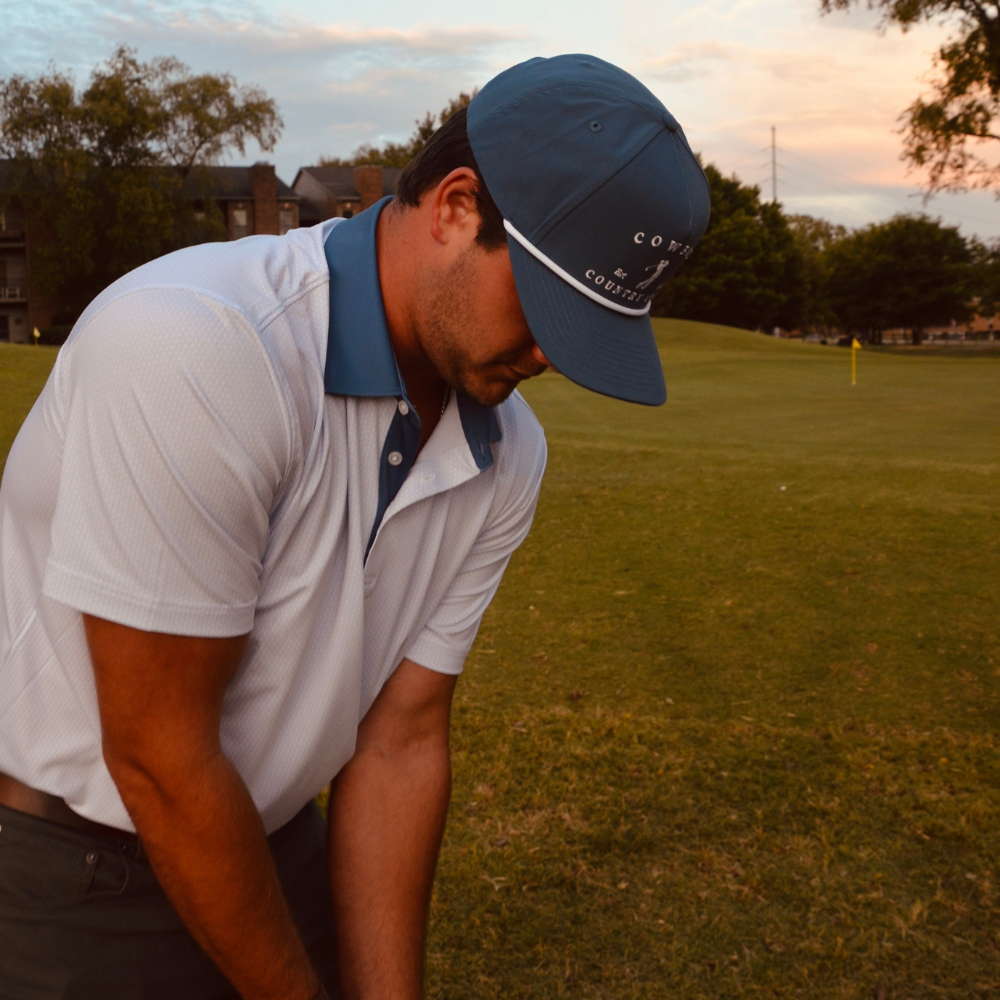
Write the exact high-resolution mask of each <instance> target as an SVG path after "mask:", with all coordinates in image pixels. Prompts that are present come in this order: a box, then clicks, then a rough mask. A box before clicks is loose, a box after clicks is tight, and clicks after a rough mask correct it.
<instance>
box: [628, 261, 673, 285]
mask: <svg viewBox="0 0 1000 1000" xmlns="http://www.w3.org/2000/svg"><path fill="white" fill-rule="evenodd" d="M669 266H670V261H669V260H661V261H660V262H659V263H658V264H650V265H649V267H647V268H646V270H647V271H653V268H656V270H655V271H653V273H652V274H651V275H650V276H649V277H648V278H647V279H646V280H645V281H640V282H639V284H638V285H636V286H635V287H636V288H649V286H650V285H654V284H656V282H657V281H658V280H659V278H660V275H661V274H663V272H664V270H665V269H666V268H668V267H669Z"/></svg>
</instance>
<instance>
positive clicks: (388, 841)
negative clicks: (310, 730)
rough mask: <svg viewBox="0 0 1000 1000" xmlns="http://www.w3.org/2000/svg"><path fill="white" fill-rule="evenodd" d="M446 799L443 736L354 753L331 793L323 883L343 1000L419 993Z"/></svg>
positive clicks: (407, 997) (399, 999) (390, 999)
mask: <svg viewBox="0 0 1000 1000" xmlns="http://www.w3.org/2000/svg"><path fill="white" fill-rule="evenodd" d="M450 794H451V764H450V760H449V753H448V745H447V732H446V731H445V733H444V737H443V739H442V738H440V737H438V738H435V739H432V740H428V741H427V742H424V743H422V744H420V745H418V746H415V747H410V748H407V749H406V750H405V751H403V752H389V753H387V752H385V751H383V750H381V749H365V748H364V747H361V748H359V750H358V752H357V753H356V754H355V756H354V758H353V759H352V760H351V761H350V763H349V764H348V765H347V766H346V767H345V768H344V770H343V771H342V772H341V773H340V774H339V775H338V777H337V778H336V780H335V781H334V783H333V786H332V789H331V795H330V812H329V824H330V884H331V889H332V892H333V905H334V915H335V921H336V928H337V953H338V959H339V963H340V981H341V989H342V990H343V995H344V1000H418V998H420V997H422V996H423V971H424V937H425V931H426V924H427V907H428V903H429V901H430V894H431V886H432V884H433V881H434V868H435V865H436V863H437V855H438V850H439V848H440V846H441V836H442V834H443V832H444V824H445V817H446V814H447V811H448V799H449V796H450Z"/></svg>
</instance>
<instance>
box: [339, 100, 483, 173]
mask: <svg viewBox="0 0 1000 1000" xmlns="http://www.w3.org/2000/svg"><path fill="white" fill-rule="evenodd" d="M476 93H477V91H476V90H473V91H472V93H471V94H459V95H458V97H453V98H452V99H451V100H450V101H449V102H448V104H447V105H446V106H445V107H444V108H442V109H441V113H440V114H437V115H435V114H433V113H432V112H430V111H428V112H427V114H425V115H424V117H423V118H422V119H421V118H418V119H417V120H416V121H415V123H414V124H415V125H416V126H417V127H416V128H415V129H414V131H413V135H411V136H410V138H409V139H408V140H407V141H406V142H386V143H384V144H383V145H382V146H373V145H371V144H370V143H364V144H362V145H361V146H358V148H357V149H356V150H355V151H354V152H353V153H352V154H351V155H350V156H348V157H344V158H342V157H339V156H322V157H320V161H319V165H320V166H321V167H360V166H365V165H368V164H372V165H375V166H380V167H405V166H406V164H407V163H409V162H410V160H412V159H413V157H415V156H416V155H417V153H419V152H420V150H421V149H423V148H424V144H425V143H426V142H427V140H428V139H429V138H430V137H431V136H432V135H433V134H434V133H435V132H436V131H437V130H438V129H439V128H440V127H441V126H442V125H443V124H444V123H445V122H446V121H447V120H448V119H449V118H450V117H451V116H452V115H453V114H454V113H455V112H456V111H458V110H459V108H464V107H467V106H468V105H469V102H470V101H471V100H472V98H473V97H475V96H476Z"/></svg>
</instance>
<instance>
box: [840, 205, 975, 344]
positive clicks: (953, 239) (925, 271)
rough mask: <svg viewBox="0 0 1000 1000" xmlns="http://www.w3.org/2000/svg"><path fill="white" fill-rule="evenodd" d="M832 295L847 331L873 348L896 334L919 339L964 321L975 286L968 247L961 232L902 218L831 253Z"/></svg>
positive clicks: (866, 231) (921, 219)
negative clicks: (906, 332) (887, 333)
mask: <svg viewBox="0 0 1000 1000" xmlns="http://www.w3.org/2000/svg"><path fill="white" fill-rule="evenodd" d="M826 257H827V261H826V266H827V268H828V286H827V287H828V295H829V299H830V303H831V305H832V307H833V310H834V312H835V314H836V316H837V318H838V320H839V322H840V324H841V325H842V326H843V327H844V328H845V329H847V330H850V331H853V332H856V333H859V334H862V335H863V336H866V337H867V338H868V339H870V340H874V341H875V342H878V341H880V340H881V332H882V331H883V330H886V329H891V328H893V327H903V328H906V329H910V330H911V331H912V337H913V343H915V344H919V343H920V341H921V339H922V335H923V330H924V328H925V327H927V326H930V325H933V324H937V323H949V322H950V321H951V320H953V319H955V320H960V319H965V318H966V317H967V316H968V315H969V313H970V311H971V308H970V299H971V295H972V291H973V282H974V278H975V272H974V266H973V265H974V262H973V256H972V252H971V250H970V247H969V244H968V243H967V242H966V240H965V239H964V237H963V236H962V235H961V233H959V231H958V229H957V228H956V227H954V226H944V225H942V224H941V222H940V221H939V220H937V219H930V218H928V217H927V216H926V215H897V216H896V217H895V218H893V219H890V220H889V221H888V222H883V223H879V224H877V225H870V226H867V227H865V228H864V229H859V230H856V231H855V232H853V233H851V234H850V235H849V236H846V237H844V238H843V239H841V240H838V241H837V242H835V243H834V244H833V245H832V246H831V247H830V248H829V249H828V250H827V251H826Z"/></svg>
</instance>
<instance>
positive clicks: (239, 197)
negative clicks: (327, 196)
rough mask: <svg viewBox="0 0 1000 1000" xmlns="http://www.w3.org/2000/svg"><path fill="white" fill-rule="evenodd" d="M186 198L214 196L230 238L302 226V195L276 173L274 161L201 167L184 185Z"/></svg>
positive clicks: (278, 233) (199, 200)
mask: <svg viewBox="0 0 1000 1000" xmlns="http://www.w3.org/2000/svg"><path fill="white" fill-rule="evenodd" d="M181 192H182V194H183V195H184V197H185V198H186V199H187V200H188V201H191V202H194V204H195V209H196V210H197V209H198V208H199V207H200V205H201V203H203V202H205V201H207V200H209V199H211V200H212V201H214V202H215V203H216V204H217V205H218V206H219V208H220V209H221V211H222V216H223V220H224V222H225V226H226V232H227V234H228V237H229V239H231V240H239V239H242V238H243V237H244V236H260V235H265V236H284V235H285V233H287V232H288V230H289V229H298V227H299V225H300V223H299V201H300V199H299V196H298V195H297V194H296V193H295V192H294V191H293V190H292V189H291V188H290V187H289V186H288V185H287V184H286V183H285V182H284V181H283V180H281V178H280V177H278V176H277V175H276V174H275V172H274V167H273V166H272V165H271V164H270V163H255V164H254V165H253V166H252V167H199V168H196V169H195V170H193V171H191V173H190V174H188V176H187V178H186V179H185V181H184V185H183V187H182V188H181Z"/></svg>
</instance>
